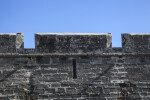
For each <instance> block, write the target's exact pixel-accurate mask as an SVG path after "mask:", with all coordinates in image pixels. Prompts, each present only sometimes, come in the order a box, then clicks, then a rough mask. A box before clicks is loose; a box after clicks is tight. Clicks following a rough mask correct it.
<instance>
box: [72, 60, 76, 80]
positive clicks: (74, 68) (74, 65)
mask: <svg viewBox="0 0 150 100" xmlns="http://www.w3.org/2000/svg"><path fill="white" fill-rule="evenodd" d="M72 64H73V79H76V78H77V70H76V69H77V68H76V59H73V60H72Z"/></svg>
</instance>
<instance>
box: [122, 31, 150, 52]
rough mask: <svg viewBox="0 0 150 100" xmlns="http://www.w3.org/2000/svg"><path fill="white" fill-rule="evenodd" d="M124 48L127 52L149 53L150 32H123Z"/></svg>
mask: <svg viewBox="0 0 150 100" xmlns="http://www.w3.org/2000/svg"><path fill="white" fill-rule="evenodd" d="M122 49H123V51H124V52H127V53H138V52H140V53H143V52H144V53H149V52H150V33H149V34H141V33H124V34H122Z"/></svg>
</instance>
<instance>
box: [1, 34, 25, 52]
mask: <svg viewBox="0 0 150 100" xmlns="http://www.w3.org/2000/svg"><path fill="white" fill-rule="evenodd" d="M23 48H24V35H23V34H22V33H10V34H5V33H1V34H0V53H15V52H18V51H20V50H22V49H23Z"/></svg>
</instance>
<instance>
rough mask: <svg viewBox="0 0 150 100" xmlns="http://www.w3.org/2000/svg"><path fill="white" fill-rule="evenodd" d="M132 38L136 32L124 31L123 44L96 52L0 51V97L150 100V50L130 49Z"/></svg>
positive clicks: (21, 99)
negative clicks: (127, 32) (127, 33)
mask: <svg viewBox="0 0 150 100" xmlns="http://www.w3.org/2000/svg"><path fill="white" fill-rule="evenodd" d="M141 35H143V37H145V35H144V34H140V35H139V36H141ZM14 36H16V35H14ZM146 36H147V35H146ZM81 37H82V35H81ZM81 37H80V38H81ZM132 37H134V43H135V42H136V41H135V36H134V35H130V34H129V35H128V36H127V35H125V38H126V39H127V40H126V41H128V42H126V44H124V43H123V48H107V46H106V45H105V46H106V47H105V48H103V49H105V51H103V52H101V51H100V52H99V53H97V52H96V54H95V51H94V50H93V51H91V52H93V53H92V54H91V52H90V54H89V53H87V52H86V53H67V52H66V53H61V52H60V50H59V53H56V52H55V53H46V52H42V51H40V52H37V51H36V50H34V49H24V50H23V51H22V52H20V51H19V52H18V51H17V52H14V53H10V52H11V51H8V52H5V53H0V100H150V73H149V72H150V54H149V53H148V49H147V48H145V49H144V50H143V51H141V52H140V50H141V49H140V48H139V49H138V47H137V46H136V49H137V51H138V52H135V51H134V50H135V49H134V47H131V49H128V47H130V45H129V44H130V42H129V41H131V40H132ZM11 38H12V37H11ZM38 38H39V37H38ZM45 38H46V37H45ZM48 38H50V37H49V36H48ZM48 38H47V39H48ZM62 38H63V37H62ZM4 39H5V38H4ZM7 39H9V38H7ZM128 39H129V40H128ZM2 40H3V39H2ZM17 40H19V41H22V37H21V36H20V39H19V38H18V39H17ZM5 41H6V40H5ZM40 41H42V40H40ZM123 41H124V40H123ZM22 42H23V41H22ZM36 42H37V40H36ZM105 42H107V41H105ZM132 42H133V40H132ZM132 42H131V44H132ZM141 42H143V41H141ZM18 43H19V42H18ZM94 43H95V42H94ZM144 43H145V42H144ZM4 44H5V43H4ZM41 44H43V43H41ZM104 44H105V43H104ZM43 45H44V44H43ZM77 45H78V44H77ZM86 45H88V44H86ZM144 45H146V44H144ZM20 46H21V45H20V44H17V47H16V46H15V48H18V47H20ZM40 46H42V45H40ZM6 47H7V46H6ZM47 47H48V46H47ZM100 47H101V46H100ZM145 47H146V46H145ZM38 48H39V47H38ZM42 48H44V47H42ZM65 49H66V48H65ZM40 50H41V49H40ZM48 50H49V48H48ZM51 50H53V49H52V48H51ZM54 50H56V49H55V48H54ZM83 50H84V49H83ZM127 50H131V51H130V52H131V53H130V52H129V51H127ZM126 52H127V53H126ZM74 62H75V63H76V64H75V65H76V72H75V70H74V66H75V65H74ZM74 74H76V76H77V77H73V76H74Z"/></svg>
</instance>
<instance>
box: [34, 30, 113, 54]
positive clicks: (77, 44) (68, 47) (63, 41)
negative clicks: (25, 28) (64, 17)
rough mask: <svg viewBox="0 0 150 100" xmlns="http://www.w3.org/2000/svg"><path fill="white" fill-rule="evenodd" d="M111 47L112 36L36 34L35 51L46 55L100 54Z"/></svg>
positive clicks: (96, 34)
mask: <svg viewBox="0 0 150 100" xmlns="http://www.w3.org/2000/svg"><path fill="white" fill-rule="evenodd" d="M110 47H111V34H98V33H95V34H90V33H81V34H79V33H67V34H61V33H45V34H42V33H41V34H40V33H38V34H35V49H36V50H37V51H38V52H46V53H48V52H49V53H90V52H91V53H99V52H103V51H104V50H105V49H106V48H110Z"/></svg>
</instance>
